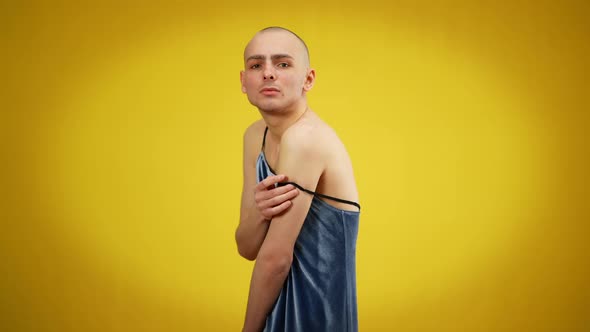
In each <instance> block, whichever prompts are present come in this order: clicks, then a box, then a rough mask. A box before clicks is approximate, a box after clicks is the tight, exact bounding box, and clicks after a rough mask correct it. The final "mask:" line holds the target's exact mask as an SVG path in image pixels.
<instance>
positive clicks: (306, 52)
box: [244, 26, 310, 66]
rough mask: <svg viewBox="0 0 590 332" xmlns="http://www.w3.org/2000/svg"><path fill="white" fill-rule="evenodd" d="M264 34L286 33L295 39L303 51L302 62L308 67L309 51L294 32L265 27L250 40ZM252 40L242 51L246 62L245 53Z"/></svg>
mask: <svg viewBox="0 0 590 332" xmlns="http://www.w3.org/2000/svg"><path fill="white" fill-rule="evenodd" d="M266 32H286V33H288V34H290V35H292V36H293V37H295V38H296V39H297V41H298V42H299V44H300V46H301V47H302V49H303V53H304V54H303V56H304V62H305V63H306V64H307V66H309V64H310V61H309V49H308V48H307V45H306V44H305V42H304V41H303V39H301V37H299V36H298V35H297V34H296V33H295V32H293V31H291V30H289V29H286V28H283V27H278V26H271V27H267V28H264V29H262V30H260V31H258V33H256V35H254V37H253V38H252V40H254V38H256V36H258V35H260V34H264V33H266ZM252 40H250V42H249V43H248V45H246V48H245V49H244V60H246V53H247V51H248V46H250V44H251V43H252Z"/></svg>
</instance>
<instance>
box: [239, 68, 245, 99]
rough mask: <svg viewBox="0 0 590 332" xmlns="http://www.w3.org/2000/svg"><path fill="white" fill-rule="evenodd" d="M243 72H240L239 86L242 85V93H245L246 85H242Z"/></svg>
mask: <svg viewBox="0 0 590 332" xmlns="http://www.w3.org/2000/svg"><path fill="white" fill-rule="evenodd" d="M244 75H245V74H244V71H243V70H240V84H241V85H242V93H246V85H245V84H244V80H245V78H244Z"/></svg>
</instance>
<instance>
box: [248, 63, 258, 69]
mask: <svg viewBox="0 0 590 332" xmlns="http://www.w3.org/2000/svg"><path fill="white" fill-rule="evenodd" d="M258 68H260V64H259V63H255V64H253V65H251V66H250V69H258Z"/></svg>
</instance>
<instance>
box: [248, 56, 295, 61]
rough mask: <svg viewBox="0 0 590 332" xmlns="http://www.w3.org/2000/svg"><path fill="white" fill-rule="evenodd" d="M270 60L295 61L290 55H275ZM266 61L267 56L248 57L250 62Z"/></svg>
mask: <svg viewBox="0 0 590 332" xmlns="http://www.w3.org/2000/svg"><path fill="white" fill-rule="evenodd" d="M270 58H271V59H272V60H276V59H284V58H288V59H294V58H293V57H292V56H290V55H289V54H273V55H271V56H270ZM264 59H266V56H264V55H261V54H255V55H251V56H249V57H248V59H246V62H247V61H250V60H264Z"/></svg>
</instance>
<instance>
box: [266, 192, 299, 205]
mask: <svg viewBox="0 0 590 332" xmlns="http://www.w3.org/2000/svg"><path fill="white" fill-rule="evenodd" d="M298 194H299V193H298V191H297V190H291V191H289V192H286V193H284V194H282V195H278V196H275V197H273V198H271V199H268V200H266V201H263V202H260V206H261V207H263V208H267V207H275V206H279V205H281V204H282V203H283V202H285V201H290V200H291V199H293V198H294V197H295V196H297V195H298Z"/></svg>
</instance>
